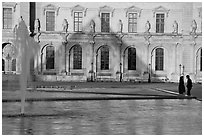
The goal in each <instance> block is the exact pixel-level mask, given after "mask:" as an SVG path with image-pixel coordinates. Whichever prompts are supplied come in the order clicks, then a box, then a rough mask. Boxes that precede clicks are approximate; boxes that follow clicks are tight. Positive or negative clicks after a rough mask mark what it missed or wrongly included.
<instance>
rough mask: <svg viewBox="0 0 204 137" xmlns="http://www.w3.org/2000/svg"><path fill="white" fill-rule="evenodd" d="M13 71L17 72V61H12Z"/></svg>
mask: <svg viewBox="0 0 204 137" xmlns="http://www.w3.org/2000/svg"><path fill="white" fill-rule="evenodd" d="M12 71H16V59H13V60H12Z"/></svg>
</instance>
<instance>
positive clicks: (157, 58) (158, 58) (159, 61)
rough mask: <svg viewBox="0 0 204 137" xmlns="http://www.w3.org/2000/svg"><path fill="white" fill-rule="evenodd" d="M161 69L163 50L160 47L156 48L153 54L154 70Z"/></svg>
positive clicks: (162, 66) (162, 65) (162, 67)
mask: <svg viewBox="0 0 204 137" xmlns="http://www.w3.org/2000/svg"><path fill="white" fill-rule="evenodd" d="M163 69H164V50H163V49H162V48H157V49H156V56H155V70H163Z"/></svg>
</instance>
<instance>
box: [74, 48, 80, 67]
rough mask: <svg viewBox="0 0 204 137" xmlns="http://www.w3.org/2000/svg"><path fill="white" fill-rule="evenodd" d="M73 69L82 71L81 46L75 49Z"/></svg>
mask: <svg viewBox="0 0 204 137" xmlns="http://www.w3.org/2000/svg"><path fill="white" fill-rule="evenodd" d="M73 69H82V48H81V46H80V45H76V46H74V47H73Z"/></svg>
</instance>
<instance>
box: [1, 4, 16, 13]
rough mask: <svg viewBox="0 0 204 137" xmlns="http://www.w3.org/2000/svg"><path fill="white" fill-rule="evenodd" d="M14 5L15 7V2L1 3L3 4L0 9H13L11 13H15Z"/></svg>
mask: <svg viewBox="0 0 204 137" xmlns="http://www.w3.org/2000/svg"><path fill="white" fill-rule="evenodd" d="M16 5H17V3H16V2H3V3H2V7H3V8H12V9H13V12H15V11H16Z"/></svg>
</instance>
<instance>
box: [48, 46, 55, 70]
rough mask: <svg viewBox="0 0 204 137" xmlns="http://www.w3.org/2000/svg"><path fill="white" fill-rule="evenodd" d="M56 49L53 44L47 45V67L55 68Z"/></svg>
mask: <svg viewBox="0 0 204 137" xmlns="http://www.w3.org/2000/svg"><path fill="white" fill-rule="evenodd" d="M54 65H55V50H54V47H53V46H47V47H46V69H54Z"/></svg>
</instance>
